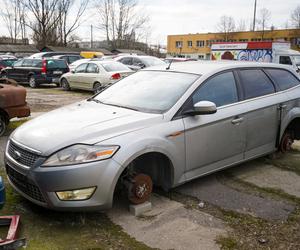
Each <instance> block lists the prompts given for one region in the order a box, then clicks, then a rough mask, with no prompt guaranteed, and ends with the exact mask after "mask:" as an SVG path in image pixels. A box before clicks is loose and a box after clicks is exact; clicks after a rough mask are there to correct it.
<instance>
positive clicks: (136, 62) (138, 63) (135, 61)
mask: <svg viewBox="0 0 300 250" xmlns="http://www.w3.org/2000/svg"><path fill="white" fill-rule="evenodd" d="M140 64H143V63H142V61H141V60H140V59H138V58H133V65H135V66H138V65H140Z"/></svg>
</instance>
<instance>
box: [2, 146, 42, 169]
mask: <svg viewBox="0 0 300 250" xmlns="http://www.w3.org/2000/svg"><path fill="white" fill-rule="evenodd" d="M8 154H9V155H10V157H12V158H13V159H14V160H15V161H17V162H18V163H21V164H23V165H25V166H27V167H32V166H33V165H34V164H35V162H36V160H37V159H38V157H39V156H38V155H37V154H34V153H32V152H30V151H28V150H26V149H24V148H21V147H20V146H18V145H17V144H16V143H14V142H13V141H9V146H8Z"/></svg>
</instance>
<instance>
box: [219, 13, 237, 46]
mask: <svg viewBox="0 0 300 250" xmlns="http://www.w3.org/2000/svg"><path fill="white" fill-rule="evenodd" d="M217 30H218V32H220V33H223V34H224V40H225V41H226V42H227V41H228V40H229V34H230V32H233V31H235V22H234V19H233V17H231V16H222V17H221V18H220V21H219V23H218V24H217Z"/></svg>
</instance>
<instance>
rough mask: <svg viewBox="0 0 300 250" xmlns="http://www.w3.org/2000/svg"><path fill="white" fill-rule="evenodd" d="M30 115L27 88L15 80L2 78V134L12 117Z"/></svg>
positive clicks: (0, 107) (0, 90) (0, 119)
mask: <svg viewBox="0 0 300 250" xmlns="http://www.w3.org/2000/svg"><path fill="white" fill-rule="evenodd" d="M29 115H30V109H29V107H28V106H27V103H26V89H25V88H23V87H21V86H19V85H17V84H16V82H15V81H13V80H8V79H0V136H2V135H3V134H4V132H5V129H6V126H7V125H8V123H9V120H10V119H12V118H14V117H19V118H21V117H27V116H29Z"/></svg>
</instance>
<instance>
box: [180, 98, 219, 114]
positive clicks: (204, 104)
mask: <svg viewBox="0 0 300 250" xmlns="http://www.w3.org/2000/svg"><path fill="white" fill-rule="evenodd" d="M216 112H217V106H216V104H215V103H213V102H210V101H200V102H197V103H195V104H194V107H193V109H192V110H187V111H186V112H184V114H186V115H190V116H195V115H210V114H214V113H216Z"/></svg>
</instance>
